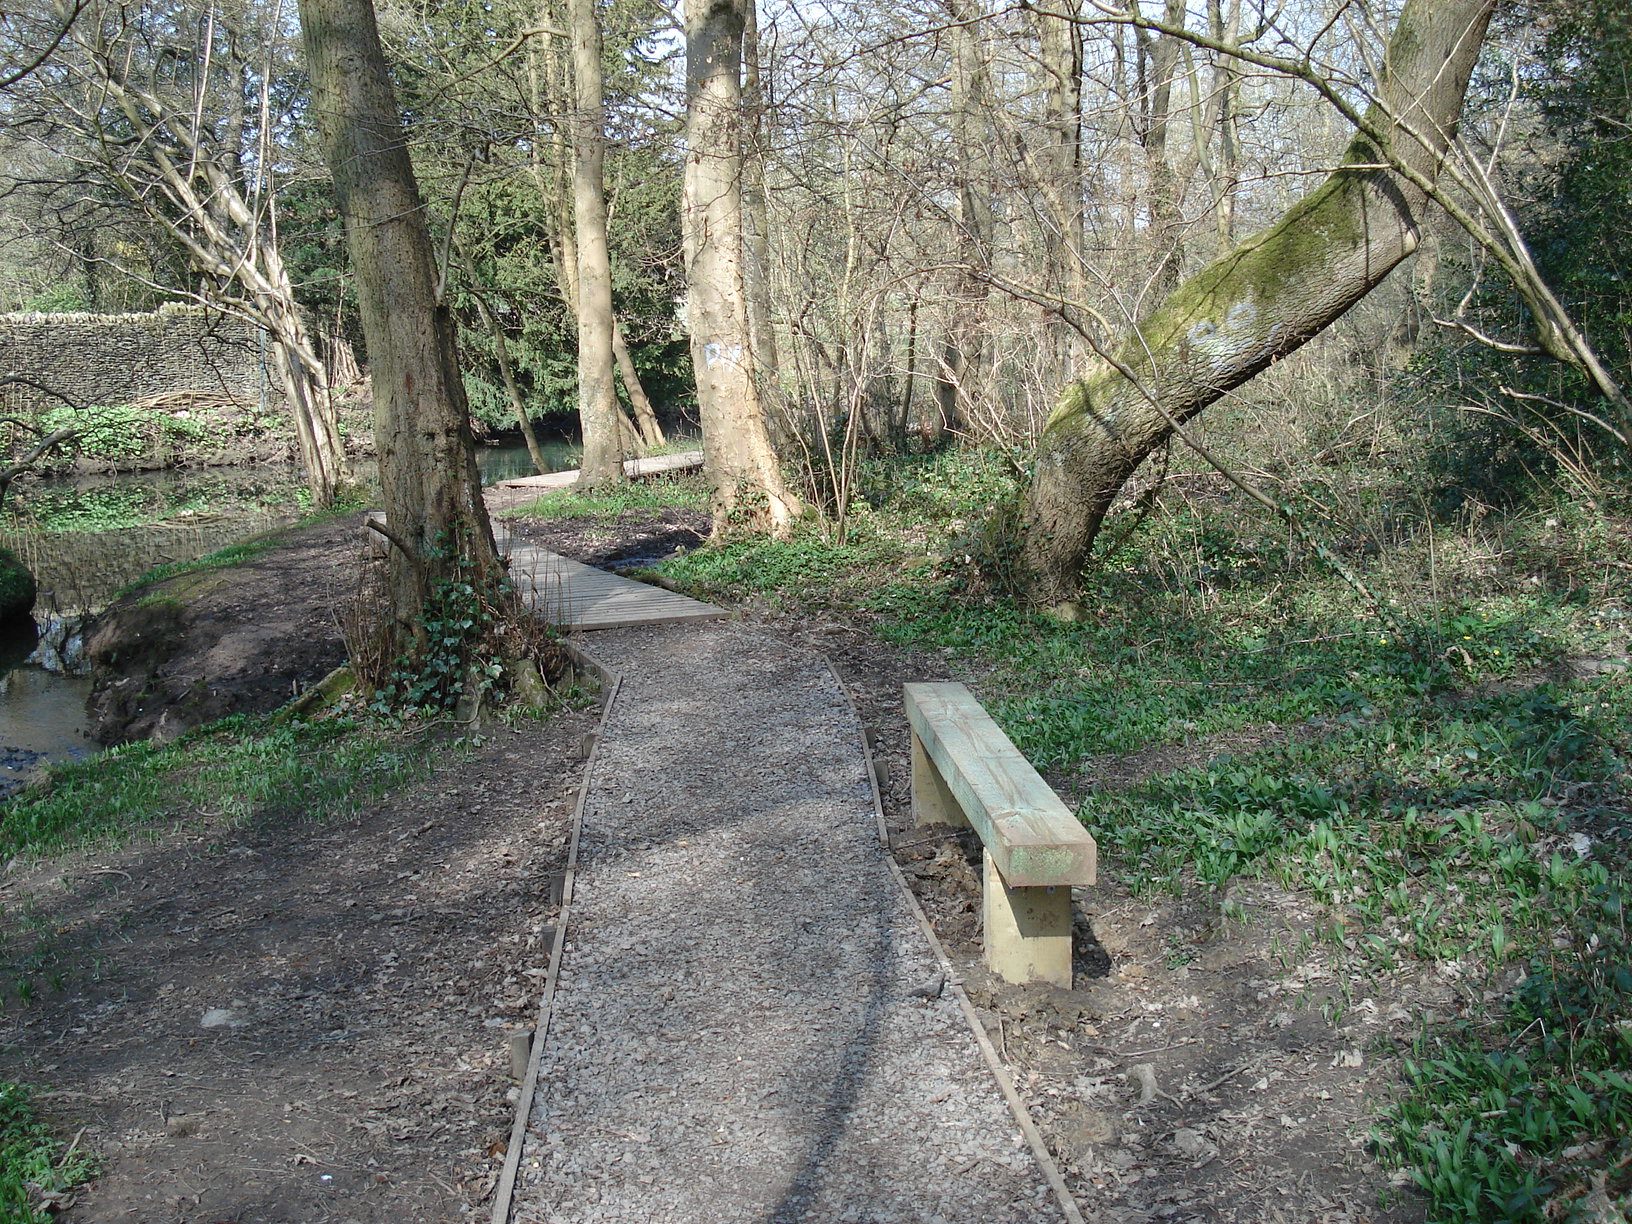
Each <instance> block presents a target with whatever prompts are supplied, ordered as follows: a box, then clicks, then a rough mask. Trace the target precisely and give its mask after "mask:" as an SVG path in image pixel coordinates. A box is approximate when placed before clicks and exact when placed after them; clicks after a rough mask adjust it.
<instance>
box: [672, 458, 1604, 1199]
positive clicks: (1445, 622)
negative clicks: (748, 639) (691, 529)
mask: <svg viewBox="0 0 1632 1224" xmlns="http://www.w3.org/2000/svg"><path fill="white" fill-rule="evenodd" d="M1008 473H1009V468H1008V466H1007V465H1005V464H1004V463H1003V462H1002V461H1001V459H1000V458H998V457H996V456H991V455H981V454H975V453H969V452H962V453H949V454H945V455H941V456H935V457H927V458H916V459H910V460H898V461H893V462H891V463H888V464H878V465H874V466H872V467H870V468H868V469H866V470H864V471H863V472H862V473H861V477H860V479H858V481H857V489H858V497H857V499H856V501H855V502H854V503H853V504H852V506H851V507H850V514H849V521H848V525H847V530H846V532H845V535H844V540H843V543H839V542H837V540H836V539H835V538H834V536H833V534H832V533H831V532H824V530H823V529H822V526H821V525H820V524H817V523H810V524H807V525H806V526H805V527H804V529H803V530H801V531H800V532H799V533H798V534H797V535H796V536H795V538H794V539H793V540H792V541H791V542H788V543H785V544H779V543H774V542H769V541H753V540H749V541H735V542H732V543H729V544H726V545H723V546H719V547H713V548H708V549H702V550H698V551H696V552H694V553H692V554H690V555H686V556H683V557H680V558H677V559H675V560H672V561H670V562H668V563H666V564H665V565H664V566H663V570H664V572H665V573H666V574H667V575H668V576H669V577H670V578H671V579H674V580H676V581H678V582H679V583H681V584H682V585H684V586H685V587H686V588H688V589H690V590H691V591H692V592H693V593H696V594H699V595H704V596H711V597H715V598H722V599H734V600H739V601H746V602H749V603H760V604H763V605H767V606H771V607H775V608H780V609H783V610H785V611H789V612H796V611H798V610H800V609H811V610H821V611H824V612H828V613H837V614H843V615H847V616H850V617H855V618H860V619H863V620H865V621H867V622H868V623H870V624H871V626H872V627H873V628H874V630H875V631H876V632H877V633H879V634H880V635H881V636H883V637H885V638H886V639H889V640H891V641H894V642H898V643H900V644H902V645H906V646H911V647H914V648H917V649H923V650H933V651H939V652H942V653H943V655H945V656H947V657H949V658H952V659H955V658H968V659H974V660H979V661H980V663H981V664H982V665H983V667H982V669H981V671H982V674H983V675H984V676H985V677H986V678H985V679H984V680H983V681H982V682H981V684H980V692H979V696H980V697H981V698H982V700H983V701H984V702H985V703H986V704H987V706H988V708H990V709H991V710H992V712H993V714H994V716H995V717H996V718H997V719H998V720H999V722H1000V723H1001V724H1002V725H1003V726H1004V727H1005V729H1006V730H1007V731H1008V733H1009V734H1010V735H1011V737H1012V738H1013V739H1014V740H1015V742H1016V743H1017V744H1018V745H1019V747H1020V748H1021V749H1022V751H1024V752H1025V753H1026V754H1027V756H1028V757H1029V758H1030V759H1031V760H1032V761H1033V762H1034V763H1035V764H1037V765H1038V766H1039V767H1040V768H1044V769H1046V770H1051V771H1054V772H1055V774H1056V776H1063V777H1067V778H1074V779H1076V781H1077V782H1078V784H1079V785H1078V787H1077V789H1078V790H1079V791H1086V792H1087V793H1089V794H1090V796H1091V797H1090V799H1089V800H1088V801H1087V802H1085V803H1084V805H1083V807H1082V808H1081V810H1080V811H1079V816H1080V818H1081V819H1082V820H1083V822H1084V823H1085V824H1086V825H1087V826H1088V827H1089V828H1090V829H1091V830H1092V831H1093V832H1094V834H1095V836H1096V837H1097V838H1098V839H1099V840H1100V844H1101V845H1102V846H1104V847H1107V848H1114V850H1113V851H1112V852H1111V853H1110V854H1108V855H1107V858H1108V860H1109V861H1108V863H1107V864H1106V866H1107V867H1108V869H1109V871H1111V872H1114V873H1115V874H1116V875H1117V876H1118V877H1120V880H1121V882H1122V883H1123V884H1124V885H1125V886H1127V887H1128V888H1129V889H1131V890H1132V891H1134V892H1135V893H1155V892H1165V893H1170V894H1175V895H1181V896H1186V897H1190V898H1193V899H1194V898H1199V899H1203V900H1209V901H1210V902H1211V904H1213V905H1215V906H1217V907H1218V908H1219V910H1220V911H1221V917H1222V918H1223V919H1224V920H1226V921H1231V920H1234V921H1245V920H1247V919H1246V917H1245V914H1244V912H1243V911H1241V910H1240V908H1239V907H1233V906H1232V905H1231V903H1230V900H1229V893H1230V887H1231V884H1232V882H1234V881H1238V880H1241V879H1254V878H1265V879H1272V880H1274V881H1276V882H1278V884H1279V885H1281V886H1282V887H1284V888H1287V889H1291V890H1293V891H1295V892H1296V893H1297V894H1299V895H1300V896H1301V897H1303V898H1304V899H1306V900H1307V901H1308V902H1310V903H1311V904H1312V906H1313V907H1314V908H1315V909H1316V910H1317V912H1320V913H1322V914H1324V915H1325V920H1324V924H1323V927H1322V931H1321V936H1320V939H1319V941H1318V945H1319V946H1318V947H1314V948H1310V949H1304V950H1301V951H1302V952H1303V953H1304V954H1305V955H1317V956H1320V957H1323V958H1325V959H1327V960H1329V961H1330V962H1332V963H1333V965H1334V966H1336V967H1340V968H1341V969H1342V972H1341V973H1340V974H1339V975H1338V978H1339V980H1341V981H1344V982H1346V983H1348V987H1347V990H1348V991H1349V992H1350V993H1354V994H1355V996H1356V997H1358V993H1357V992H1360V991H1362V990H1363V989H1364V986H1365V983H1367V982H1368V981H1372V980H1375V979H1376V978H1378V977H1381V976H1386V975H1391V974H1406V973H1409V972H1411V971H1413V970H1418V969H1422V968H1429V967H1433V968H1440V967H1444V966H1446V965H1451V966H1454V967H1455V968H1456V970H1457V972H1456V975H1455V977H1456V980H1457V981H1458V982H1459V983H1461V987H1460V989H1461V993H1462V1003H1461V1006H1460V1007H1459V1009H1458V1011H1457V1013H1456V1015H1455V1016H1454V1017H1452V1018H1451V1019H1449V1020H1447V1021H1445V1022H1442V1023H1437V1024H1433V1025H1426V1024H1425V1025H1424V1027H1423V1028H1422V1029H1421V1031H1420V1032H1418V1033H1417V1034H1415V1036H1414V1037H1413V1038H1412V1039H1411V1040H1410V1041H1409V1043H1407V1044H1406V1045H1404V1046H1402V1047H1400V1048H1398V1049H1397V1050H1395V1051H1394V1053H1395V1054H1396V1055H1397V1056H1398V1059H1399V1063H1398V1065H1399V1066H1400V1067H1401V1068H1402V1073H1401V1080H1400V1083H1399V1090H1398V1093H1397V1096H1396V1098H1395V1100H1394V1102H1393V1103H1392V1104H1391V1105H1390V1106H1389V1107H1388V1108H1387V1109H1386V1110H1385V1111H1383V1112H1382V1113H1381V1114H1380V1115H1379V1116H1378V1117H1377V1119H1376V1131H1375V1143H1376V1146H1377V1149H1378V1152H1379V1154H1380V1155H1382V1156H1383V1158H1384V1159H1385V1160H1386V1161H1388V1162H1389V1163H1392V1164H1393V1165H1395V1166H1397V1167H1400V1168H1402V1169H1404V1170H1406V1171H1407V1172H1408V1174H1409V1176H1410V1177H1411V1179H1412V1180H1413V1181H1414V1182H1415V1184H1416V1185H1417V1187H1418V1188H1419V1189H1420V1190H1421V1191H1422V1192H1423V1194H1424V1195H1425V1197H1426V1200H1427V1203H1428V1207H1429V1211H1430V1214H1431V1215H1432V1217H1433V1218H1435V1219H1437V1220H1481V1221H1483V1220H1488V1221H1497V1220H1531V1221H1541V1220H1565V1219H1582V1220H1585V1219H1589V1218H1590V1219H1597V1218H1612V1217H1608V1216H1603V1217H1600V1216H1595V1215H1593V1214H1592V1213H1593V1212H1594V1211H1597V1210H1599V1209H1600V1207H1601V1206H1602V1204H1603V1203H1605V1202H1609V1203H1615V1204H1619V1205H1620V1206H1619V1208H1618V1209H1619V1210H1622V1211H1624V1210H1625V1208H1626V1205H1627V1202H1628V1195H1629V1194H1632V1140H1629V1139H1628V1138H1627V1136H1628V1134H1629V1133H1632V1126H1629V1123H1632V1020H1628V1019H1627V1017H1628V1016H1629V1015H1632V1006H1629V1005H1632V937H1629V933H1628V926H1627V920H1626V910H1625V906H1626V898H1627V895H1628V886H1627V851H1628V845H1629V841H1632V806H1629V794H1628V791H1629V780H1628V776H1627V765H1628V761H1629V760H1632V743H1629V742H1628V727H1629V726H1632V718H1629V716H1632V681H1629V677H1628V673H1627V671H1626V666H1627V655H1628V653H1629V636H1632V580H1629V579H1632V567H1628V565H1627V563H1626V562H1625V561H1624V560H1622V558H1624V557H1625V556H1627V555H1628V551H1629V550H1628V549H1627V543H1628V540H1629V537H1632V524H1629V522H1628V520H1627V519H1626V518H1624V517H1619V516H1617V515H1616V514H1614V513H1611V512H1608V511H1606V510H1604V509H1603V508H1602V505H1599V506H1593V505H1590V504H1585V503H1582V502H1578V501H1571V500H1569V499H1555V500H1550V501H1547V502H1546V503H1545V504H1541V505H1536V504H1532V505H1530V506H1528V507H1526V508H1523V509H1518V510H1513V511H1510V512H1508V513H1505V514H1495V513H1482V514H1476V513H1470V512H1468V510H1467V508H1466V507H1464V508H1463V510H1462V511H1461V512H1459V513H1457V514H1455V515H1449V516H1448V515H1446V514H1444V513H1443V512H1442V511H1439V512H1436V508H1435V507H1434V506H1432V505H1431V504H1429V503H1428V500H1427V499H1426V498H1423V497H1420V496H1417V495H1415V494H1414V493H1412V492H1411V491H1410V490H1409V489H1404V488H1398V487H1396V488H1379V487H1355V486H1351V487H1349V488H1346V489H1344V490H1342V491H1341V496H1337V495H1334V494H1333V493H1332V491H1331V490H1316V491H1315V492H1314V493H1313V494H1312V495H1311V497H1310V498H1309V499H1308V500H1309V501H1310V502H1314V501H1316V500H1322V501H1323V502H1324V504H1326V505H1335V504H1341V506H1342V507H1343V511H1342V513H1341V514H1336V515H1332V516H1330V517H1320V516H1314V515H1311V516H1310V517H1309V518H1308V519H1307V520H1306V521H1305V523H1304V524H1303V528H1302V530H1300V531H1298V532H1293V531H1290V530H1288V529H1287V527H1286V526H1285V524H1284V523H1282V522H1279V521H1277V520H1276V519H1274V518H1273V517H1271V516H1269V515H1267V514H1264V513H1262V512H1260V511H1257V510H1256V509H1255V508H1254V507H1252V506H1251V505H1250V504H1247V503H1246V499H1245V498H1242V497H1240V496H1239V495H1238V494H1236V493H1235V492H1234V491H1233V490H1231V489H1230V488H1229V486H1228V485H1227V484H1226V483H1225V482H1224V481H1223V480H1222V479H1221V478H1218V477H1217V476H1216V475H1213V474H1210V473H1208V472H1206V471H1190V472H1175V473H1174V474H1173V476H1172V478H1170V480H1169V482H1168V484H1167V486H1166V487H1165V488H1164V489H1163V490H1162V491H1161V492H1160V494H1159V495H1157V496H1155V497H1154V498H1150V499H1147V500H1146V504H1145V505H1144V507H1143V508H1142V509H1141V510H1139V511H1138V512H1135V513H1131V514H1129V515H1127V516H1125V517H1124V519H1123V520H1122V521H1121V522H1119V523H1117V524H1113V525H1112V527H1111V529H1110V531H1109V532H1108V536H1107V539H1106V541H1105V546H1104V547H1103V548H1102V551H1101V553H1100V555H1099V559H1098V564H1097V566H1096V567H1095V568H1094V569H1093V570H1092V572H1091V573H1090V574H1089V576H1088V579H1087V590H1086V593H1085V598H1084V600H1083V606H1084V608H1085V609H1086V610H1087V615H1086V616H1085V617H1084V618H1083V620H1082V621H1081V622H1079V623H1076V624H1061V623H1058V622H1056V621H1053V620H1049V619H1046V618H1043V617H1039V616H1036V615H1033V614H1030V613H1028V612H1026V611H1024V610H1023V609H1021V608H1019V607H1017V606H1016V605H1015V604H1014V603H1013V602H1011V601H1010V600H1008V599H1006V598H1005V597H1003V596H1002V595H1000V594H998V593H996V592H993V591H991V590H989V589H987V588H986V587H985V586H984V584H983V583H982V580H981V577H980V574H979V572H978V567H977V564H976V553H975V550H974V548H973V547H972V546H971V544H970V540H971V538H972V536H971V533H972V532H973V531H974V530H975V529H976V528H977V527H978V525H979V523H980V522H981V521H982V518H983V516H984V515H985V514H987V513H989V511H990V508H991V507H993V506H996V505H1000V504H1002V503H1003V501H1004V499H1005V497H1006V496H1007V495H1008V494H1009V493H1010V491H1011V489H1012V485H1011V481H1012V476H1010V475H1009V474H1008ZM1340 569H1342V570H1346V571H1347V575H1346V576H1345V575H1344V574H1342V573H1340V572H1339V570H1340ZM1232 743H1233V744H1238V745H1240V744H1245V745H1247V746H1245V747H1235V748H1233V749H1232V748H1231V747H1230V745H1231V744H1232ZM1210 745H1219V747H1210ZM1164 746H1166V747H1169V748H1173V749H1179V750H1181V751H1176V752H1175V753H1174V754H1173V755H1174V756H1175V757H1176V758H1179V759H1184V760H1189V761H1194V762H1199V763H1192V764H1186V765H1185V766H1183V767H1182V768H1177V769H1172V770H1170V771H1169V772H1163V773H1157V774H1155V775H1154V776H1146V777H1144V778H1143V779H1142V780H1141V781H1139V782H1138V783H1137V784H1136V785H1135V786H1133V787H1132V788H1131V789H1119V790H1107V791H1099V792H1095V791H1094V778H1095V776H1096V773H1097V772H1098V771H1100V770H1101V769H1103V768H1104V767H1105V766H1106V765H1107V764H1109V763H1112V762H1115V761H1117V760H1118V759H1122V758H1127V757H1129V756H1130V755H1131V754H1137V753H1141V752H1143V751H1146V750H1150V749H1157V748H1162V747H1164ZM1186 746H1189V747H1191V748H1192V749H1193V751H1188V752H1186V751H1182V749H1184V748H1185V747H1186ZM1290 964H1291V961H1290V958H1289V960H1288V965H1289V967H1290ZM1330 1006H1332V1007H1334V1008H1336V1009H1337V1010H1338V1011H1341V1010H1342V1008H1343V1007H1344V1006H1346V1002H1345V999H1344V998H1339V999H1337V1000H1335V1001H1334V1002H1333V1003H1331V1004H1330ZM1614 1218H1620V1217H1614Z"/></svg>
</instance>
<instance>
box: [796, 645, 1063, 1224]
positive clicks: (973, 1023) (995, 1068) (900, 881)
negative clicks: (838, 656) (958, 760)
mask: <svg viewBox="0 0 1632 1224" xmlns="http://www.w3.org/2000/svg"><path fill="white" fill-rule="evenodd" d="M821 658H822V664H823V666H825V667H826V668H827V670H828V673H829V674H830V675H831V676H832V677H833V682H834V683H835V684H837V685H838V686H839V692H841V693H843V694H844V700H845V704H846V705H848V706H849V707H850V714H851V716H852V717H853V718H854V719H855V720H856V726H857V727H858V728H860V727H862V726H864V724H863V723H862V720H861V711H860V710H859V709H857V707H856V701H855V698H854V697H852V696H851V695H850V689H849V688H848V687H847V686H846V685H845V683H844V681H843V680H842V679H841V678H840V676H839V673H838V669H837V668H835V667H834V666H833V663H832V661H831V660H829V659H828V658H827V657H826V656H825V655H823V656H821ZM959 687H960V688H961V687H962V686H961V685H960V686H959ZM1005 738H1007V737H1005ZM861 750H862V753H863V755H865V756H866V758H867V781H868V785H869V786H870V788H871V790H872V794H873V817H874V820H875V822H876V826H877V829H878V840H879V844H880V845H881V846H882V847H883V848H884V861H885V862H886V863H888V864H889V868H890V874H891V875H892V876H894V877H895V885H896V887H897V888H899V889H900V890H901V895H902V896H903V897H904V898H906V902H907V906H908V908H910V909H911V910H912V916H913V918H914V919H916V920H917V923H918V929H919V930H920V931H922V932H923V933H924V938H925V939H927V940H928V941H929V948H930V951H931V952H932V953H934V955H935V960H936V962H937V963H938V964H939V966H940V970H941V974H942V975H943V976H944V978H945V979H946V987H945V988H946V989H947V990H950V991H951V992H952V997H953V998H955V999H956V1000H957V1001H958V1009H959V1010H960V1011H961V1012H962V1013H963V1019H964V1022H965V1023H966V1024H968V1026H969V1032H970V1033H971V1034H972V1035H973V1036H974V1039H975V1044H976V1045H977V1046H979V1047H980V1052H981V1055H982V1056H983V1057H984V1058H985V1059H986V1067H987V1069H988V1070H990V1071H991V1073H992V1078H993V1079H995V1080H996V1081H997V1087H998V1090H999V1091H1001V1092H1002V1094H1003V1099H1004V1100H1005V1101H1007V1102H1008V1103H1009V1112H1010V1113H1011V1114H1012V1115H1013V1116H1014V1121H1015V1124H1016V1125H1017V1126H1019V1128H1020V1133H1021V1134H1022V1135H1024V1136H1025V1137H1026V1143H1027V1145H1028V1146H1029V1147H1030V1148H1031V1157H1032V1159H1033V1160H1035V1161H1036V1162H1037V1169H1038V1171H1039V1172H1040V1173H1042V1175H1043V1180H1044V1181H1046V1182H1047V1183H1048V1187H1049V1189H1050V1190H1052V1191H1053V1192H1054V1198H1055V1199H1056V1200H1057V1201H1058V1202H1059V1204H1060V1211H1061V1212H1062V1213H1063V1214H1064V1215H1065V1220H1066V1224H1087V1222H1086V1220H1085V1219H1084V1218H1083V1214H1082V1208H1081V1207H1079V1206H1078V1205H1077V1200H1076V1198H1075V1197H1073V1196H1072V1194H1071V1189H1070V1187H1069V1186H1067V1185H1066V1184H1065V1178H1064V1177H1062V1176H1061V1175H1060V1166H1059V1165H1058V1164H1056V1163H1055V1161H1054V1154H1053V1153H1052V1152H1050V1151H1049V1150H1048V1142H1047V1141H1046V1140H1045V1139H1044V1138H1043V1133H1042V1132H1041V1131H1040V1130H1038V1129H1037V1123H1036V1122H1034V1121H1032V1117H1031V1111H1030V1110H1029V1109H1027V1108H1026V1103H1025V1102H1024V1101H1023V1100H1021V1099H1020V1093H1019V1090H1018V1089H1016V1088H1015V1086H1014V1077H1013V1076H1011V1075H1010V1074H1009V1069H1008V1068H1007V1067H1006V1066H1004V1065H1003V1060H1002V1059H1001V1058H999V1057H998V1054H997V1049H996V1047H995V1046H993V1045H992V1039H991V1038H990V1037H988V1036H987V1035H986V1026H985V1025H984V1024H982V1023H981V1022H980V1013H979V1012H977V1011H976V1010H975V1005H974V1004H973V1003H971V1002H970V1001H969V993H968V992H967V991H966V990H964V988H963V979H962V978H960V977H959V976H958V975H957V973H956V972H955V971H954V970H953V968H952V958H951V957H950V956H948V955H947V952H946V947H945V945H943V944H942V943H941V937H940V936H939V935H937V934H936V933H935V927H934V925H933V924H932V923H931V922H930V921H929V916H928V915H927V914H925V913H924V907H923V906H922V905H920V904H919V903H918V896H917V894H916V893H914V892H913V891H912V885H910V884H908V883H907V877H906V875H905V874H904V873H903V872H902V870H901V864H899V863H897V862H896V861H895V851H894V850H893V849H891V847H890V826H889V822H888V821H886V820H885V819H884V795H883V792H882V791H881V790H880V789H879V785H878V770H877V768H876V767H875V765H874V762H873V749H872V745H871V744H869V743H868V742H867V736H866V734H865V733H863V735H862V737H861Z"/></svg>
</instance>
